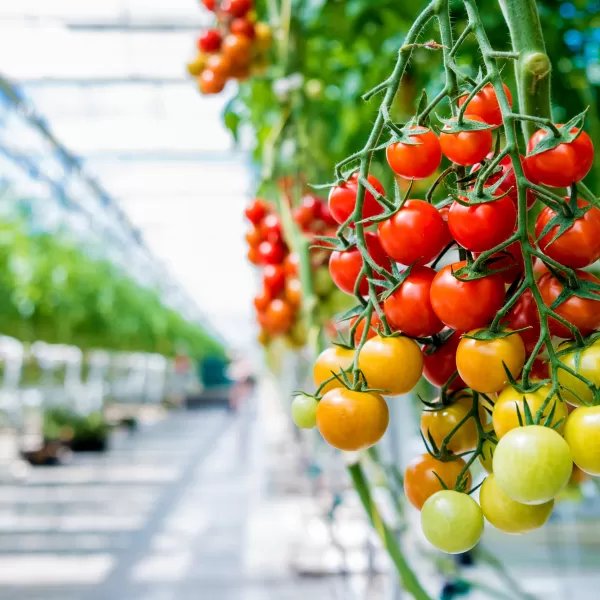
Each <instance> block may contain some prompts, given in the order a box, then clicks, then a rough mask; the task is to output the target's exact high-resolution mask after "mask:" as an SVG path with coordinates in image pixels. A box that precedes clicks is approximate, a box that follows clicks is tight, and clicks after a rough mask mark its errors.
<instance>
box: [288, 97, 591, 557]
mask: <svg viewBox="0 0 600 600" xmlns="http://www.w3.org/2000/svg"><path fill="white" fill-rule="evenodd" d="M506 93H507V96H508V98H509V99H510V98H511V97H510V92H509V90H508V89H506ZM460 104H462V101H461V100H459V105H460ZM465 115H466V120H467V121H469V120H470V121H474V122H479V123H485V124H487V125H489V126H491V128H487V129H469V130H468V131H453V130H452V129H453V126H452V123H448V124H447V125H446V126H445V128H444V129H445V130H446V131H445V130H444V129H442V131H441V132H440V135H439V137H438V136H437V135H436V134H435V133H434V132H433V131H432V130H430V129H427V130H426V131H424V132H421V133H419V134H418V135H414V136H411V141H412V142H413V143H412V144H407V143H403V142H396V143H392V144H391V145H390V146H388V148H387V160H388V163H389V166H390V167H391V168H392V170H393V171H394V172H395V174H396V175H398V176H400V177H403V178H407V179H422V178H426V177H429V176H431V175H432V174H434V173H435V171H436V170H437V169H438V167H439V165H440V163H441V160H442V155H445V156H446V157H447V158H448V159H449V160H450V161H451V162H452V163H454V164H455V165H460V166H471V167H473V168H474V169H476V170H477V169H479V168H481V163H482V161H484V160H485V159H486V157H487V156H488V154H489V153H490V151H491V149H492V144H493V136H492V131H491V129H492V128H496V127H498V126H499V125H500V124H501V123H502V114H501V111H500V108H499V106H498V101H497V99H496V95H495V92H494V90H493V88H492V87H491V86H488V87H485V88H484V89H483V90H482V91H481V92H479V93H478V94H477V95H476V96H475V97H474V98H473V99H472V100H471V101H470V102H469V105H468V106H467V107H466V110H465ZM559 127H560V126H559ZM575 132H577V130H574V131H573V133H575ZM546 135H548V132H547V131H545V130H542V131H539V132H537V133H536V134H534V135H533V136H532V138H531V140H530V141H529V144H528V153H529V154H531V153H532V151H533V150H534V148H535V147H536V145H537V143H539V141H540V140H541V139H543V138H544V137H545V136H546ZM593 154H594V149H593V146H592V142H591V140H590V138H589V137H588V136H587V134H586V133H585V132H580V133H579V136H578V137H575V138H574V139H572V140H570V141H565V142H564V143H560V144H559V145H558V146H556V147H554V148H552V149H548V150H546V151H543V152H539V153H537V154H533V155H531V156H529V155H528V156H527V157H521V159H520V160H521V162H522V164H523V167H524V171H525V174H526V177H527V178H528V179H529V181H531V182H534V183H537V184H540V185H544V186H550V187H562V186H571V185H573V183H574V182H579V181H580V180H581V179H582V178H583V177H584V176H585V175H586V174H587V173H588V171H589V170H590V168H591V165H592V160H593ZM484 164H485V163H484ZM504 175H506V176H505V177H504V179H503V183H502V187H503V188H504V189H505V190H506V191H507V192H508V193H506V194H505V193H504V192H503V191H501V190H495V191H494V195H493V196H492V197H491V198H490V201H487V202H485V203H472V204H470V201H469V198H468V197H467V196H465V197H463V198H459V199H458V200H454V201H452V202H451V203H450V204H449V205H446V206H444V207H443V208H439V207H436V206H434V205H433V204H431V203H429V202H426V201H424V200H418V199H409V200H407V201H406V202H405V203H404V204H403V205H402V207H401V208H400V209H399V210H397V212H395V213H394V214H393V215H392V216H390V217H389V218H387V219H385V220H383V221H379V222H378V224H377V226H376V227H375V226H374V227H371V228H369V230H368V231H366V232H365V242H366V248H367V250H368V253H369V255H370V258H371V259H372V260H373V261H374V263H376V264H377V265H379V266H380V267H383V268H384V269H385V270H386V271H387V272H388V273H391V272H392V263H396V264H397V265H399V266H400V268H403V269H404V272H403V273H402V277H401V278H400V281H399V283H398V284H397V285H396V286H395V287H394V288H393V289H391V290H390V289H388V287H389V286H388V287H386V286H384V285H383V282H382V285H381V286H377V281H378V280H382V279H383V277H382V276H381V275H380V274H378V273H377V272H374V281H375V288H376V291H377V294H378V302H379V306H380V308H381V310H382V313H383V315H384V316H385V319H386V322H387V324H388V325H389V327H390V329H391V330H392V332H393V333H394V335H392V336H386V335H384V329H383V327H382V323H381V320H380V318H379V317H378V316H377V313H376V312H375V309H374V308H373V312H372V313H371V314H372V317H371V319H370V322H369V323H365V319H364V318H363V320H362V321H360V322H359V323H358V326H357V327H356V328H355V329H356V333H355V337H354V342H355V344H354V345H355V346H357V347H358V349H354V348H350V347H342V346H335V347H333V348H328V349H327V350H325V351H324V352H323V353H322V354H321V355H320V356H319V357H318V359H317V361H316V364H315V367H314V381H315V384H316V386H317V387H319V388H320V391H319V395H318V396H310V395H301V396H298V397H297V398H296V399H295V400H294V402H293V405H292V416H293V418H294V420H295V422H296V423H297V424H298V425H299V426H301V427H314V426H316V427H317V428H318V430H319V432H320V433H321V435H322V436H323V437H324V438H325V440H326V441H328V442H329V443H330V444H331V445H333V446H334V447H336V448H339V449H341V450H346V451H356V450H361V449H364V448H367V447H369V446H371V445H373V444H375V443H376V442H377V441H379V439H381V437H382V436H383V434H384V432H385V431H386V428H387V425H388V420H389V415H388V407H387V404H386V401H385V400H384V398H383V397H382V395H381V394H385V395H386V396H398V395H400V394H404V393H406V392H408V391H410V390H411V389H412V388H413V387H414V386H415V384H416V383H417V381H418V380H419V378H420V377H421V375H422V374H423V375H424V376H425V377H426V379H428V380H429V381H430V382H431V383H433V384H434V385H436V386H440V387H442V386H444V385H446V387H447V388H448V389H449V390H453V391H452V392H451V393H450V394H447V395H446V396H445V397H444V398H441V399H440V400H438V401H436V402H435V403H434V404H433V405H432V406H430V407H427V408H426V409H425V410H424V411H423V414H422V417H421V432H422V434H423V437H424V439H425V440H427V441H428V444H429V445H430V453H427V454H424V455H423V456H420V457H418V458H417V459H415V460H414V461H413V462H412V463H411V464H410V466H409V467H408V469H407V471H406V475H405V489H406V494H407V497H408V499H409V500H410V502H411V503H412V504H413V505H414V506H415V507H416V508H417V509H419V510H421V511H422V512H421V515H422V527H423V531H424V534H425V536H426V538H427V539H428V540H429V541H430V542H431V543H432V544H433V545H434V546H436V547H437V548H439V549H442V550H444V551H446V552H449V553H459V552H465V551H467V550H469V549H470V548H472V547H473V546H474V545H475V544H476V543H477V541H478V540H479V537H480V536H481V534H482V531H483V524H484V517H485V518H486V519H487V520H488V521H489V522H490V523H491V524H492V525H494V526H495V527H497V528H499V529H500V530H502V531H505V532H508V533H524V532H526V531H530V530H532V529H535V528H537V527H540V526H542V525H543V524H544V523H545V522H546V520H547V519H548V517H549V515H550V513H551V512H552V508H553V503H554V498H555V497H556V495H557V494H558V493H559V492H560V491H561V489H562V488H563V487H564V486H565V485H566V484H567V483H568V481H569V479H570V478H571V476H572V471H573V463H575V465H577V467H579V468H580V469H581V470H582V471H583V472H585V473H587V474H590V475H600V406H588V405H587V404H586V403H589V404H592V403H593V401H594V399H595V394H594V390H592V389H590V388H589V387H588V386H587V385H586V384H585V383H584V382H582V381H581V380H579V379H578V378H577V377H576V376H574V375H573V374H572V373H571V372H568V371H566V370H559V371H558V378H559V383H560V384H561V386H564V388H563V387H561V388H560V389H561V397H559V396H558V395H555V396H553V397H551V394H553V388H552V386H551V385H550V384H548V383H545V384H543V385H542V384H541V381H542V380H547V379H548V378H549V372H548V365H547V363H545V362H544V360H543V355H542V354H540V355H539V358H536V360H535V363H534V370H533V371H532V373H531V376H530V377H531V380H530V381H535V380H537V381H538V382H540V383H539V384H538V385H537V386H535V385H534V386H531V385H530V387H529V388H527V390H529V391H526V393H524V392H522V391H519V390H518V389H517V388H516V387H514V386H513V385H511V383H510V381H511V379H510V378H509V375H508V374H507V371H508V372H509V373H510V377H512V379H513V380H518V378H519V377H520V375H521V372H522V370H523V367H524V365H525V362H526V360H527V359H528V357H530V356H531V354H532V352H533V351H534V350H535V347H536V344H537V342H538V339H539V336H540V317H539V312H538V308H537V304H536V302H535V298H534V296H533V293H532V291H531V290H530V289H528V290H527V291H526V292H525V293H524V294H522V295H521V296H520V297H519V299H518V301H517V302H516V304H515V305H514V306H513V308H512V309H511V310H510V311H509V312H508V314H507V318H506V322H505V323H504V324H503V325H502V327H501V329H500V331H499V332H491V331H490V330H488V329H487V328H488V326H489V325H490V323H491V322H492V320H493V319H494V317H495V316H496V315H497V313H498V311H499V310H500V309H501V308H502V307H503V306H504V304H505V296H506V294H507V289H508V287H509V286H510V284H513V283H515V282H518V281H519V280H521V279H522V277H523V271H524V261H523V254H522V251H521V244H520V242H519V241H517V242H515V243H514V244H511V245H510V246H508V248H507V249H506V252H502V253H500V254H499V255H498V256H496V257H492V258H494V260H493V261H492V260H490V261H489V263H490V264H489V268H488V270H484V271H483V272H480V273H478V275H480V276H477V277H472V276H469V275H470V274H471V275H472V273H470V271H469V270H468V269H467V268H465V267H467V266H468V264H470V263H468V261H457V262H453V263H451V264H448V265H446V266H444V267H442V268H440V269H437V268H434V266H433V265H435V264H436V259H438V258H439V257H440V256H441V255H442V254H443V253H444V251H445V250H446V249H447V247H449V245H451V244H454V245H456V246H457V247H458V248H459V249H462V250H461V251H462V252H463V253H464V254H466V255H467V256H470V260H472V259H474V258H476V257H477V256H478V255H479V254H480V253H482V252H485V251H488V250H492V249H493V248H495V247H496V246H498V245H499V244H501V243H502V242H504V241H507V240H508V239H509V238H510V237H511V236H513V234H514V232H515V228H516V223H517V213H518V210H517V190H516V187H515V177H514V173H513V172H512V163H511V161H510V159H509V158H507V159H506V160H503V161H502V162H501V163H500V165H499V169H498V172H497V173H493V175H492V177H490V180H488V181H486V182H485V185H486V186H489V185H492V184H493V183H494V182H497V181H498V179H499V178H500V177H503V176H504ZM368 179H369V183H370V187H371V188H373V189H374V190H375V191H377V192H379V193H380V194H383V193H384V189H383V186H382V185H381V183H380V182H379V181H378V180H377V179H376V178H375V177H373V176H372V175H369V178H368ZM357 188H358V177H357V175H356V174H355V175H353V176H352V177H350V179H349V180H348V181H346V182H345V183H343V184H341V185H338V186H336V187H334V188H333V189H332V190H331V193H330V196H329V208H330V211H331V214H332V215H333V217H334V218H335V219H336V221H337V222H338V223H340V224H341V223H344V222H345V221H346V220H347V219H349V218H350V216H351V215H353V213H354V210H355V206H356V199H357ZM494 196H498V198H497V199H493V198H494ZM531 199H532V200H535V197H534V196H533V195H532V198H531ZM568 207H569V208H565V207H562V208H561V207H558V206H556V204H554V205H553V208H550V207H546V208H544V209H543V210H542V212H541V213H540V214H539V216H538V218H537V222H536V224H535V235H536V239H533V237H531V238H530V240H531V243H532V244H533V245H534V246H536V247H537V250H538V251H539V252H541V253H543V254H544V255H545V256H546V257H549V258H550V259H553V260H555V261H557V262H559V263H561V264H562V265H564V266H565V267H570V268H574V269H575V273H576V276H577V278H578V279H579V280H581V281H584V282H592V283H594V284H600V280H599V279H598V278H596V277H595V276H594V275H592V274H590V273H588V272H585V271H580V270H579V269H581V268H583V267H586V266H589V265H591V264H592V263H594V262H595V261H596V260H598V259H599V258H600V210H599V209H598V208H597V207H595V206H590V205H589V204H588V203H587V202H586V201H584V200H582V199H569V200H568ZM563 209H564V210H566V212H569V213H570V216H571V220H570V221H569V222H568V223H567V225H568V226H564V227H563V226H562V225H561V224H560V216H557V212H555V210H556V211H560V210H563ZM383 210H384V208H383V206H382V205H381V204H380V203H379V202H378V201H377V198H376V197H375V195H373V194H372V193H371V191H370V190H369V189H367V190H365V196H364V204H363V211H362V219H366V218H368V217H373V216H376V215H379V214H381V213H382V212H383ZM351 227H355V224H354V223H351ZM539 264H540V268H539V271H540V272H541V273H543V274H541V277H539V279H538V280H537V284H536V285H537V292H536V293H539V297H540V298H541V301H542V302H543V303H544V304H545V305H546V306H547V307H551V306H552V310H554V311H555V312H556V314H557V315H558V316H560V317H562V319H564V320H565V321H566V322H569V323H571V324H572V325H574V326H575V327H577V328H578V329H579V331H580V333H581V334H582V335H584V336H587V335H589V334H592V333H593V332H596V331H598V330H599V329H600V293H598V292H596V291H592V292H590V291H589V289H588V291H586V293H580V294H577V292H575V293H574V294H572V295H566V299H565V294H563V295H562V297H561V300H564V301H562V303H559V304H558V306H556V307H555V306H553V303H554V302H555V301H556V300H557V298H559V296H561V293H562V292H563V289H564V288H565V286H567V285H569V284H568V281H567V278H566V277H562V276H560V273H559V272H557V271H556V270H555V269H552V270H548V269H546V268H545V267H544V264H543V262H540V263H539ZM329 268H330V272H331V276H332V279H333V281H334V282H335V283H336V285H337V286H338V287H339V288H340V289H341V290H343V291H344V292H346V293H348V294H353V293H354V291H355V290H358V292H359V294H360V295H361V296H363V297H366V296H367V294H368V293H369V282H368V281H367V278H366V276H365V275H364V271H363V256H362V255H361V252H360V251H359V249H358V248H357V246H356V245H353V246H352V245H351V246H350V247H349V248H347V249H343V250H335V251H333V252H332V253H331V257H330V261H329ZM544 271H545V272H544ZM359 277H361V278H362V279H361V280H360V281H358V278H359ZM372 281H373V280H372ZM513 289H514V288H513ZM592 289H593V288H592ZM596 295H597V296H598V297H597V298H596V297H595V296H596ZM356 318H357V317H355V318H354V320H356ZM365 327H369V331H368V332H367V334H366V335H365V336H363V333H364V328H365ZM549 327H550V331H551V334H552V335H553V336H556V338H562V339H563V340H565V341H563V342H562V344H563V345H562V347H560V346H559V348H562V349H561V350H560V351H559V354H558V356H559V357H560V360H561V361H562V363H563V364H564V365H566V366H567V367H568V368H570V369H572V370H573V371H574V372H577V373H579V374H581V375H582V376H584V377H586V378H587V379H588V380H589V381H591V382H592V383H593V384H594V385H596V386H600V339H597V338H594V337H592V338H591V341H590V342H589V343H588V345H587V346H586V347H585V348H583V349H582V348H576V347H574V342H573V337H574V335H573V332H572V331H571V330H570V329H569V328H568V327H567V326H566V325H565V324H564V323H563V322H558V321H557V320H556V319H553V318H550V319H549ZM521 328H527V329H525V330H524V331H521V332H517V331H515V330H519V329H521ZM362 337H366V342H365V343H364V345H362V347H361V345H360V344H359V343H358V342H359V340H361V339H362ZM423 338H426V339H423ZM594 340H595V341H594ZM560 343H561V342H560V340H557V346H558V344H560ZM537 350H538V351H539V350H540V348H539V345H538V346H537ZM357 353H358V356H356V354H357ZM332 373H336V374H339V375H340V377H339V378H333V377H332ZM357 373H360V374H361V378H362V379H363V380H364V382H366V384H367V386H368V387H366V388H365V387H364V385H363V386H362V387H361V386H359V385H354V384H355V383H356V382H354V380H353V377H354V376H355V375H356V374H357ZM344 377H345V378H346V382H345V383H346V384H349V385H344V382H342V379H344ZM369 390H385V392H381V393H380V392H379V391H377V392H374V391H369ZM564 400H566V401H567V402H568V403H569V404H570V405H572V406H576V407H577V408H575V410H572V412H571V413H569V410H568V405H567V404H566V403H565V402H564ZM542 407H545V408H544V410H543V419H542V421H541V423H540V424H539V425H533V424H527V423H531V422H532V420H531V419H527V418H526V417H527V415H528V413H529V412H530V413H531V415H532V416H534V417H535V415H536V413H537V412H538V409H541V408H542ZM481 444H483V448H481ZM473 452H477V454H475V455H473V454H471V456H472V457H478V458H479V459H480V462H481V463H482V464H483V466H484V467H485V469H486V470H487V471H488V472H489V473H490V475H489V476H488V477H487V479H486V480H485V482H484V483H483V485H482V487H481V490H480V503H479V504H478V503H477V502H476V501H475V500H474V499H473V498H472V497H471V496H470V495H469V494H468V492H469V491H470V489H471V473H470V469H467V463H466V462H465V459H464V458H463V456H468V455H469V453H473ZM471 462H473V461H472V460H471V461H470V463H469V465H470V464H471ZM459 475H460V481H459V480H458V478H459ZM442 482H443V485H442ZM446 488H447V489H446Z"/></svg>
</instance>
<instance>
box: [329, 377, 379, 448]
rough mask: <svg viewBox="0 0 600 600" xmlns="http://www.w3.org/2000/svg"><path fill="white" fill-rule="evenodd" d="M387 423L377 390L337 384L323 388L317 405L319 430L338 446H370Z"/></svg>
mask: <svg viewBox="0 0 600 600" xmlns="http://www.w3.org/2000/svg"><path fill="white" fill-rule="evenodd" d="M388 423H389V411H388V407H387V404H386V402H385V400H384V399H383V398H382V397H381V396H380V395H379V394H370V393H367V392H353V391H351V390H347V389H346V388H338V389H334V390H331V391H330V392H327V394H325V396H323V398H322V399H321V401H320V402H319V406H318V407H317V427H318V429H319V432H320V433H321V435H322V436H323V438H324V439H325V441H327V442H328V443H329V444H331V445H332V446H333V447H334V448H338V449H339V450H346V451H355V450H362V449H363V448H368V447H369V446H373V445H374V444H376V443H377V442H378V441H379V440H380V439H381V438H382V436H383V434H384V433H385V430H386V429H387V426H388Z"/></svg>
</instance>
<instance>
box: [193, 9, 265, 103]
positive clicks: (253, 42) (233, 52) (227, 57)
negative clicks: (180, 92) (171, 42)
mask: <svg viewBox="0 0 600 600" xmlns="http://www.w3.org/2000/svg"><path fill="white" fill-rule="evenodd" d="M203 4H204V6H205V7H206V8H207V9H208V10H210V11H211V12H214V13H215V15H216V17H217V26H216V27H213V28H211V29H206V30H205V31H203V32H202V33H201V34H200V37H199V38H198V53H197V55H196V57H195V58H194V60H193V61H192V62H190V63H188V65H187V70H188V73H189V74H190V75H191V76H192V77H195V78H196V80H197V82H198V88H199V90H200V92H202V93H203V94H218V93H220V92H222V91H223V89H224V88H225V85H226V83H227V81H228V80H230V79H236V80H238V81H243V80H245V79H247V78H248V77H249V76H250V75H251V74H252V73H261V72H263V71H264V70H265V68H266V66H267V64H268V62H267V51H268V49H269V48H270V47H271V43H272V32H271V27H270V26H269V25H268V24H267V23H257V22H255V19H254V15H253V12H252V9H253V2H252V0H221V1H219V0H203Z"/></svg>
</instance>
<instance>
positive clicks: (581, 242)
mask: <svg viewBox="0 0 600 600" xmlns="http://www.w3.org/2000/svg"><path fill="white" fill-rule="evenodd" d="M577 206H579V207H580V208H583V207H585V206H589V202H586V201H585V200H582V199H581V198H578V199H577ZM555 215H556V213H555V212H554V211H553V210H552V209H551V208H550V207H549V206H546V207H545V208H544V209H543V210H542V212H541V213H540V214H539V215H538V218H537V221H536V222H535V236H536V238H538V240H539V241H538V245H539V247H540V249H541V250H542V252H544V254H546V255H548V256H549V257H550V258H553V259H554V260H557V261H558V262H559V263H561V264H563V265H565V266H566V267H573V268H576V269H581V268H582V267H587V266H588V265H591V264H592V263H594V262H596V261H597V260H598V259H599V258H600V210H598V209H597V208H596V207H595V206H593V207H592V208H590V209H589V210H588V211H587V212H586V213H585V214H584V215H583V216H582V217H579V218H578V219H575V222H574V223H573V225H572V226H571V227H569V229H567V230H566V231H565V232H563V233H562V234H561V235H560V236H559V237H558V238H556V239H555V240H554V241H552V239H553V238H554V236H555V235H556V233H557V231H558V226H555V227H553V228H552V229H551V230H550V231H549V232H548V233H547V234H546V235H545V236H544V237H543V238H541V239H539V237H540V235H541V233H542V231H544V227H546V225H547V224H548V222H549V221H550V220H551V219H552V218H553V217H554V216H555ZM550 242H552V243H550Z"/></svg>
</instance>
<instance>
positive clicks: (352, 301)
mask: <svg viewBox="0 0 600 600" xmlns="http://www.w3.org/2000/svg"><path fill="white" fill-rule="evenodd" d="M323 302H324V305H325V306H326V307H327V315H328V316H331V315H336V314H339V313H343V312H346V311H347V310H350V309H351V308H352V307H354V306H356V298H355V297H354V296H349V295H348V294H345V293H344V292H342V290H340V289H338V288H335V289H334V290H333V291H332V292H331V293H330V294H329V296H327V298H326V299H324V300H323Z"/></svg>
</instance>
